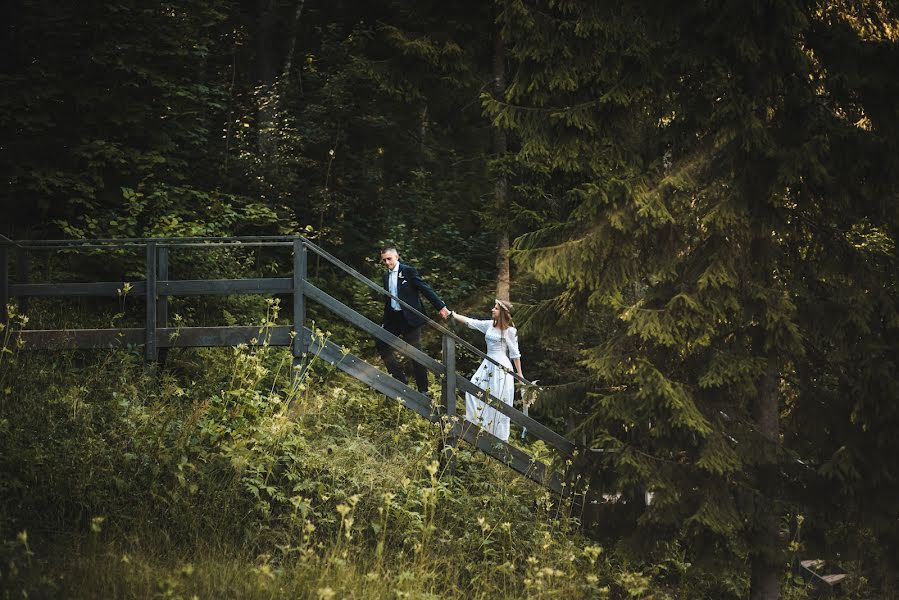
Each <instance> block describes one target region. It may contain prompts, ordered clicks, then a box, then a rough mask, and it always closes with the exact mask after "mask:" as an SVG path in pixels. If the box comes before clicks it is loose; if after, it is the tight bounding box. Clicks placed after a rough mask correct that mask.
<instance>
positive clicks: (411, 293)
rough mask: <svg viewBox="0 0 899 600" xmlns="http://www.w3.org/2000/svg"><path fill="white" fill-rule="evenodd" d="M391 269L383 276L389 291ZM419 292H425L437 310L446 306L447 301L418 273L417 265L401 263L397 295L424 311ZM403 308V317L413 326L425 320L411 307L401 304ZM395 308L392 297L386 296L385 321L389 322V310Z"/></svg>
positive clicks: (385, 287)
mask: <svg viewBox="0 0 899 600" xmlns="http://www.w3.org/2000/svg"><path fill="white" fill-rule="evenodd" d="M389 276H390V271H384V275H383V277H382V279H383V282H384V289H385V290H387V291H388V292H389V291H390V280H389ZM419 293H421V294H424V296H425V298H427V299H428V301H429V302H430V303H431V305H432V306H433V307H434V309H435V310H440V309H441V308H443V307H444V306H446V302H444V301H443V300H441V299H440V296H438V295H437V294H436V293H434V290H432V289H431V286H429V285H428V284H427V283H425V281H424V280H423V279H422V278H421V275H419V274H418V271H416V270H415V267H413V266H411V265H405V264H403V263H400V272H399V275H398V276H397V279H396V295H397V296H398V297H399V299H400V300H402V301H403V302H405V303H407V304H409V305H410V306H412V307H413V308H415V310H417V311H418V312H424V306H423V305H422V303H421V296H420V295H419ZM401 308H402V310H403V318H405V319H406V322H407V323H408V324H409V325H410V326H412V327H418V326H420V325H422V324H423V323H424V322H425V320H424V319H423V318H421V317H419V316H418V315H416V314H414V313H412V312H411V311H410V310H409V309H407V308H406V307H404V306H402V305H401ZM391 310H393V309H391V308H390V297H389V296H384V322H385V323H386V322H387V315H388V314H389V311H391Z"/></svg>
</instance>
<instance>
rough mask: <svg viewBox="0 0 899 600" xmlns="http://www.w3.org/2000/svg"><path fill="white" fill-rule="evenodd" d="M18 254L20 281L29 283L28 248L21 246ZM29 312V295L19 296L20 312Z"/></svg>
mask: <svg viewBox="0 0 899 600" xmlns="http://www.w3.org/2000/svg"><path fill="white" fill-rule="evenodd" d="M16 254H17V255H18V256H17V257H16V258H17V259H18V260H17V262H18V263H19V264H18V265H17V270H18V272H19V278H18V279H19V283H29V282H30V281H31V279H30V277H29V271H30V270H31V268H30V263H31V260H30V258H31V257H30V256H28V250H26V249H25V248H19V251H18V252H17V253H16ZM27 312H28V297H27V296H19V314H25V313H27Z"/></svg>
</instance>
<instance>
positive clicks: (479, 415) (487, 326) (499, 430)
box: [450, 300, 524, 441]
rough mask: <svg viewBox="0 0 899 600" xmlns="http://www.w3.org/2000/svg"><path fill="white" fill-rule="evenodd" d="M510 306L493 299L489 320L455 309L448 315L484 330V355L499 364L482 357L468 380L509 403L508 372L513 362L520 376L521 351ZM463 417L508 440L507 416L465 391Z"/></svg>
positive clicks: (511, 386)
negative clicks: (470, 316)
mask: <svg viewBox="0 0 899 600" xmlns="http://www.w3.org/2000/svg"><path fill="white" fill-rule="evenodd" d="M511 308H512V307H511V306H510V305H509V304H508V303H506V302H503V301H502V300H497V301H496V303H495V304H494V305H493V310H492V311H490V314H491V315H492V316H493V319H492V320H490V319H485V320H479V319H471V318H469V317H466V316H464V315H460V314H457V313H456V312H455V311H453V312H450V316H451V317H452V318H454V319H456V320H457V321H461V322H462V323H465V324H466V325H468V326H469V327H471V328H472V329H477V330H478V331H481V332H483V333H484V339H485V340H486V342H487V356H489V357H490V358H492V359H493V360H495V361H496V362H497V363H499V364H500V365H502V367H499V366H497V365H496V364H494V363H493V362H491V361H489V360H487V359H484V360H483V362H481V365H480V366H479V367H478V370H477V371H475V373H474V375H473V376H472V378H471V382H472V383H473V384H475V385H476V386H478V387H479V388H481V389H483V390H487V391H489V392H490V394H491V395H492V396H495V397H497V398H499V399H500V400H502V401H503V402H505V403H506V404H510V405H511V404H512V398H513V397H514V396H515V383H514V382H515V380H514V378H513V377H512V373H511V371H512V364H513V363H514V364H515V372H516V373H518V375H519V377H522V378H523V377H524V375H523V374H522V372H521V352H520V351H519V350H518V330H517V329H515V324H514V323H513V322H512V315H511V314H510V311H511ZM465 418H466V419H468V420H469V421H471V422H472V423H474V424H475V425H477V426H479V427H480V428H482V429H484V430H485V431H487V432H488V433H491V434H493V435H495V436H496V437H498V438H499V439H501V440H503V441H508V439H509V417H507V416H506V415H504V414H502V413H501V412H499V411H497V410H496V409H495V408H491V407H490V406H489V405H486V404H484V403H483V402H481V401H480V400H478V398H477V397H475V396H472V395H471V394H467V393H466V394H465Z"/></svg>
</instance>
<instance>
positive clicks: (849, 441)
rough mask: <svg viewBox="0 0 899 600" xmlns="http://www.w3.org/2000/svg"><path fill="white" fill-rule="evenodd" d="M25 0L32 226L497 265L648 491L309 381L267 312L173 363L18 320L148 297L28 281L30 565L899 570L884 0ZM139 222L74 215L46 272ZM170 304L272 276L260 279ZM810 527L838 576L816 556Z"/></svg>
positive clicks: (231, 271) (428, 272)
mask: <svg viewBox="0 0 899 600" xmlns="http://www.w3.org/2000/svg"><path fill="white" fill-rule="evenodd" d="M3 13H4V16H5V19H4V24H3V25H2V38H0V48H2V51H0V64H2V71H0V90H2V94H0V174H2V180H3V181H4V184H5V185H4V188H5V189H4V191H3V193H2V194H0V202H2V208H0V234H2V235H3V236H5V238H7V239H12V240H46V239H105V238H143V237H160V238H174V237H210V236H255V235H302V236H305V237H307V238H308V239H310V240H312V241H314V242H315V243H317V244H319V245H320V246H322V247H323V248H325V249H327V251H328V252H331V253H333V254H334V255H335V256H338V257H340V258H341V259H342V260H344V261H346V262H347V263H349V264H350V265H352V266H353V267H354V268H356V269H358V270H359V271H360V272H362V273H364V274H366V275H368V276H370V277H372V278H373V279H376V280H377V278H378V277H379V276H380V267H379V266H378V257H379V249H380V248H381V247H383V246H384V245H385V244H394V245H396V246H397V247H398V248H399V249H400V251H401V255H402V258H403V260H406V261H409V262H411V263H412V264H415V265H416V266H417V267H419V269H420V270H421V271H422V273H423V274H424V275H425V276H426V278H427V280H428V281H429V282H430V283H431V285H432V286H433V287H434V288H435V289H436V290H437V291H438V292H439V293H440V294H441V296H442V297H443V299H444V300H446V302H447V303H448V304H449V305H450V306H451V307H455V308H457V309H458V310H461V311H463V312H465V313H466V314H480V315H486V313H487V312H488V311H489V307H490V306H492V304H493V298H494V297H497V298H502V299H504V300H511V302H512V303H513V306H514V311H513V316H514V318H515V321H516V323H517V324H518V327H519V331H520V335H521V343H522V350H523V355H524V358H523V360H524V364H525V375H526V376H527V377H528V378H529V379H532V380H539V381H540V382H541V384H542V389H541V392H540V394H539V397H538V399H537V402H536V403H535V404H534V405H533V406H532V407H531V414H532V415H534V416H535V417H536V418H538V419H539V420H541V421H542V422H544V423H546V424H548V425H550V426H551V427H553V428H554V429H555V430H557V431H558V432H560V433H562V434H565V435H567V436H570V437H572V438H576V439H578V440H580V441H581V442H582V443H583V444H584V445H586V446H588V447H591V448H597V449H603V450H604V451H605V455H606V456H608V457H610V458H609V459H608V462H607V463H605V464H604V465H603V469H604V472H603V473H602V476H603V477H604V478H605V479H606V481H607V482H608V481H609V480H610V478H611V481H612V482H613V483H612V485H613V486H614V489H615V490H618V491H619V492H620V498H623V499H625V500H627V499H629V500H630V501H629V502H619V503H617V504H616V503H614V502H610V506H608V507H603V508H602V510H601V511H600V514H599V515H597V516H594V517H592V518H590V519H587V518H586V516H585V515H584V514H583V513H582V512H580V511H578V510H576V508H575V507H574V506H573V505H572V504H566V503H565V502H561V503H559V502H558V501H557V500H556V499H552V498H550V497H549V496H547V495H545V494H544V492H543V490H540V489H536V488H535V487H534V486H533V485H531V484H530V483H528V482H526V481H524V480H521V479H519V478H516V477H515V476H514V475H512V474H509V473H506V472H505V470H504V469H503V468H502V466H501V465H498V464H495V463H490V462H489V461H486V460H485V459H484V458H483V457H480V456H477V455H476V454H473V453H469V452H463V453H461V454H460V457H459V460H460V464H459V467H458V470H457V471H456V472H448V471H444V470H442V466H440V465H438V463H435V462H432V458H433V454H434V448H435V445H436V444H438V443H439V442H438V440H437V439H436V438H435V435H434V432H433V431H431V430H430V429H429V427H428V426H427V425H425V424H422V423H418V422H416V421H415V419H414V418H413V417H412V416H408V415H405V414H401V413H400V412H398V411H397V410H396V409H395V408H394V407H393V406H391V405H389V404H386V403H384V401H383V399H382V398H380V397H378V396H377V395H376V394H374V393H372V392H371V391H370V390H368V389H367V388H365V387H364V386H362V385H361V384H358V383H357V382H354V381H349V380H347V379H345V378H343V377H342V376H341V375H340V374H338V373H336V372H335V371H334V370H333V369H330V368H328V367H327V366H325V365H314V367H313V368H312V369H311V370H310V374H309V376H308V378H307V379H306V381H305V383H304V385H303V386H301V388H300V389H297V388H296V387H292V386H291V384H290V381H289V378H286V377H285V375H284V373H283V371H282V370H281V369H280V368H279V365H280V364H281V363H282V362H283V360H284V355H283V353H282V351H281V350H280V349H275V348H268V347H260V348H255V349H252V348H249V349H248V348H243V347H241V348H235V349H233V351H231V350H229V351H228V352H221V351H212V350H203V351H196V350H194V351H187V350H184V351H177V352H175V351H173V352H172V353H171V355H170V356H169V359H168V362H167V364H166V366H165V368H164V369H162V370H161V372H147V371H146V370H144V368H143V365H142V364H141V360H140V358H141V357H140V353H139V351H136V350H134V349H130V350H128V351H121V352H106V353H103V352H87V351H77V352H75V351H71V352H58V353H45V352H36V351H35V352H29V351H28V349H27V348H23V347H21V345H18V344H17V343H16V341H15V339H16V338H15V331H16V329H20V328H34V327H36V328H40V327H81V326H95V325H96V324H97V323H100V322H102V323H104V326H109V323H113V324H114V325H116V326H118V325H122V324H125V323H128V322H129V321H130V320H134V319H138V318H140V316H141V314H140V310H139V308H140V307H139V306H137V307H135V306H133V303H129V301H128V299H126V298H119V299H117V300H115V301H112V300H111V301H110V302H108V303H104V302H97V303H91V302H85V301H78V302H75V303H69V304H67V303H65V302H63V301H58V302H57V301H53V302H50V301H46V302H38V301H33V302H23V303H13V304H11V305H10V306H9V308H8V313H9V314H8V319H7V321H6V323H4V324H3V325H2V327H3V329H2V330H0V340H2V343H3V346H2V352H0V466H2V478H0V479H2V481H0V559H2V561H0V563H2V564H0V589H2V595H3V597H4V598H13V597H16V598H18V597H42V598H43V597H46V598H56V597H129V598H130V597H134V598H145V597H165V598H191V597H235V598H282V597H284V598H287V597H310V598H313V597H317V598H341V597H365V598H380V597H409V598H435V597H458V598H463V597H465V598H468V597H478V598H498V597H510V598H511V597H534V598H556V597H560V598H561V597H566V598H567V597H608V598H657V599H661V598H711V599H727V598H751V599H752V600H762V599H772V600H773V599H776V598H797V599H798V598H807V597H814V596H816V595H819V594H822V593H825V592H827V593H837V594H841V595H843V596H844V597H848V598H859V599H861V598H885V599H889V598H899V576H897V573H899V458H897V457H899V435H897V434H896V430H897V429H899V358H897V357H899V260H897V253H896V246H895V244H896V240H897V238H899V101H897V98H899V77H897V74H899V5H897V4H896V3H895V2H894V0H779V1H742V2H739V1H729V2H719V3H710V2H700V1H698V0H682V1H680V2H668V1H664V0H632V1H630V2H621V1H617V2H616V1H595V0H494V1H493V2H474V1H470V0H459V1H458V2H432V1H431V0H419V1H418V2H404V1H398V0H364V1H354V0H333V1H331V2H315V1H314V0H184V1H182V2H159V3H154V2H137V1H134V0H121V1H116V2H97V1H95V0H85V1H83V2H78V3H59V2H49V1H47V0H12V1H11V2H10V3H8V6H7V8H6V9H5V10H4V11H3ZM10 256H12V254H10ZM136 260H137V259H136V258H135V257H134V256H131V255H129V254H128V253H127V252H125V251H121V252H113V253H111V254H109V253H107V254H104V253H103V252H101V251H96V252H93V253H87V254H86V255H75V254H72V253H66V252H62V253H55V254H53V253H51V254H47V255H42V256H40V257H34V258H33V259H32V262H31V264H30V265H29V266H28V269H29V272H28V273H27V276H28V277H30V278H31V279H32V280H35V281H43V280H46V281H57V280H68V281H110V280H118V279H121V278H124V277H132V276H134V275H135V273H136V274H137V275H138V276H139V275H140V272H141V271H140V268H139V262H136ZM9 262H10V264H9V273H10V276H11V278H12V280H13V281H22V280H24V278H25V276H26V273H24V271H23V269H24V268H25V267H24V266H23V263H22V262H16V261H15V260H13V259H12V258H10V261H9ZM289 263H290V258H289V256H287V255H286V254H285V255H280V254H278V253H277V252H268V253H266V252H255V251H248V252H244V253H241V252H225V251H222V252H211V253H206V254H203V255H202V256H200V255H196V256H185V257H182V258H180V259H177V260H176V259H174V258H173V264H172V268H173V270H175V271H177V272H178V273H179V276H185V277H186V276H187V275H190V276H195V277H221V276H235V277H241V276H246V275H247V274H248V273H278V272H284V270H285V269H289ZM310 270H312V272H313V273H314V276H315V277H318V278H321V279H330V280H331V281H332V283H333V284H334V285H337V286H339V287H341V286H342V287H341V293H342V296H341V297H342V299H343V300H344V301H346V302H347V303H352V304H353V305H354V306H356V307H357V309H358V310H361V311H364V312H367V313H368V314H369V315H370V316H371V317H372V318H375V317H376V315H377V311H378V310H379V308H378V307H379V306H380V301H379V300H378V299H377V298H375V297H373V296H372V295H371V294H369V293H368V292H367V291H366V290H364V289H360V288H357V287H355V286H354V284H351V283H347V282H343V283H341V282H340V280H339V278H338V277H337V276H336V275H335V274H333V273H329V272H328V270H327V268H326V267H325V266H323V265H318V264H311V265H310ZM172 310H173V312H175V313H178V315H179V316H178V318H179V319H183V321H184V323H190V324H207V323H228V324H231V323H235V322H246V323H257V322H260V320H261V322H262V323H263V324H273V323H278V322H281V321H283V319H284V318H285V316H284V314H283V312H284V311H282V310H281V306H280V302H279V300H278V299H272V298H256V297H242V298H230V299H218V300H211V299H204V300H202V301H201V300H197V299H193V300H190V299H184V300H178V302H177V303H174V304H173V307H172ZM312 317H313V318H315V319H317V323H318V324H319V325H320V326H321V327H322V328H323V329H326V330H328V334H329V335H333V336H334V337H335V340H337V339H338V338H340V336H343V337H342V338H341V339H339V340H338V341H339V342H340V343H344V344H347V345H348V346H352V347H353V348H354V351H358V352H360V353H364V354H367V355H368V356H369V357H371V358H372V362H373V363H376V364H377V359H376V358H375V357H376V354H375V352H374V348H373V346H372V344H371V343H370V340H368V339H366V337H365V336H364V335H363V334H361V333H359V332H357V331H354V330H353V329H352V328H350V327H349V326H347V325H346V324H342V323H339V322H337V321H330V320H329V318H328V317H327V316H326V315H324V314H316V313H314V312H313V314H312ZM470 339H471V340H472V343H480V342H478V341H477V339H476V338H475V337H471V338H470ZM435 343H436V342H435V341H434V340H426V342H425V348H426V349H428V350H429V351H433V352H436V347H435ZM429 345H430V346H429ZM463 366H464V367H465V368H466V369H467V368H469V367H470V366H471V364H469V363H464V362H463ZM288 407H291V409H290V410H288ZM521 443H522V444H524V445H529V450H530V451H532V452H533V453H535V454H538V455H539V454H540V453H541V452H543V451H544V450H545V449H544V448H542V447H540V445H539V444H533V443H528V442H526V441H525V442H521ZM639 498H651V502H649V503H646V502H637V501H635V499H639ZM588 521H589V522H588ZM809 559H815V560H817V559H820V560H822V561H826V563H825V564H826V565H827V567H826V568H828V569H831V570H833V569H838V570H839V572H840V573H845V574H846V575H847V576H846V577H845V578H843V579H841V580H840V583H839V584H838V585H836V586H835V587H834V589H833V590H830V589H827V590H824V591H822V588H821V586H817V585H816V584H814V582H809V581H807V580H805V579H803V578H802V577H801V575H800V573H801V569H799V568H798V566H799V565H800V564H801V562H802V561H806V560H809ZM822 568H823V567H822Z"/></svg>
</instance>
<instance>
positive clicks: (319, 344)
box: [303, 328, 437, 422]
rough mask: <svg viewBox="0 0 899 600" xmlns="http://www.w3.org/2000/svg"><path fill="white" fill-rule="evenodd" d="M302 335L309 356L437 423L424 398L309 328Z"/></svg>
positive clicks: (427, 401) (428, 401)
mask: <svg viewBox="0 0 899 600" xmlns="http://www.w3.org/2000/svg"><path fill="white" fill-rule="evenodd" d="M303 335H304V337H305V339H306V340H307V341H308V344H309V353H310V355H311V356H318V357H319V358H321V359H322V360H325V361H326V362H328V363H330V364H332V365H334V366H336V367H337V368H339V369H340V370H341V371H343V372H345V373H347V374H349V375H351V376H353V377H355V378H356V379H358V380H359V381H361V382H363V383H365V384H368V385H369V386H371V387H373V388H374V389H376V390H377V391H379V392H381V393H382V394H384V395H385V396H387V397H389V398H392V399H394V400H396V401H397V402H399V403H400V404H402V405H403V406H405V407H406V408H408V409H410V410H412V411H414V412H416V413H418V414H419V415H420V416H422V417H424V418H426V419H427V420H429V421H432V422H433V421H436V420H437V416H436V415H434V414H433V411H432V410H431V401H430V399H429V398H428V397H427V396H425V395H424V394H422V393H420V392H418V391H417V390H414V389H412V388H411V387H409V386H407V385H406V384H404V383H402V382H401V381H398V380H396V379H394V378H393V377H391V376H390V374H388V373H385V372H383V371H381V370H380V369H378V368H376V367H373V366H372V365H370V364H368V363H367V362H365V361H364V360H362V359H361V358H359V357H357V356H354V355H353V354H350V353H349V352H344V350H343V349H342V348H341V347H340V346H338V345H337V344H335V343H333V342H331V341H328V340H326V339H323V338H322V337H321V336H316V335H314V334H313V332H312V331H311V330H309V329H308V328H304V329H303Z"/></svg>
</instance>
